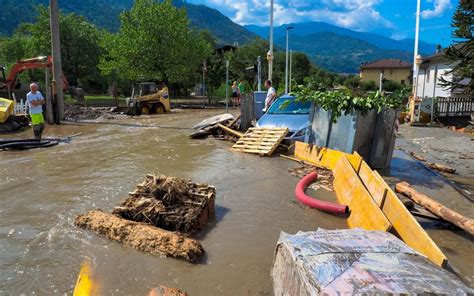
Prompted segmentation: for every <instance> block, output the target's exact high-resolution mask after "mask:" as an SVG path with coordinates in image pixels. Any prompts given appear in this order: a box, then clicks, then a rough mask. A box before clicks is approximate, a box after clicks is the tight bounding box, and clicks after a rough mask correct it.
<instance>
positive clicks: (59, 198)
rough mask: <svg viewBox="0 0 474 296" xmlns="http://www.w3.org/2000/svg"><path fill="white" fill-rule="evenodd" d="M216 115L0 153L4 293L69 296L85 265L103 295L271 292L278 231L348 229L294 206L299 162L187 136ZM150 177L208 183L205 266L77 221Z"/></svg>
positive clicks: (65, 131)
mask: <svg viewBox="0 0 474 296" xmlns="http://www.w3.org/2000/svg"><path fill="white" fill-rule="evenodd" d="M220 113H222V110H214V111H195V110H192V111H191V110H188V111H182V110H181V111H180V110H178V111H174V112H173V113H172V114H167V115H159V116H151V117H141V118H135V119H127V120H116V121H104V122H102V123H97V124H81V123H77V124H64V125H61V126H49V127H47V129H46V134H47V136H67V135H72V134H76V133H82V135H81V136H79V137H77V138H74V139H73V140H72V141H71V142H70V143H61V144H60V145H58V146H55V147H51V148H47V149H37V150H29V151H15V152H10V151H9V152H1V154H0V189H1V191H0V192H1V194H0V196H1V197H0V294H1V295H4V294H6V295H10V294H13V295H18V294H21V293H25V294H28V295H30V294H36V295H58V294H59V295H62V294H65V293H66V294H71V293H72V290H73V287H74V284H75V281H76V278H77V274H78V272H79V269H80V266H81V264H82V262H83V261H84V260H90V261H91V262H92V267H93V274H94V276H95V279H96V281H97V282H98V283H99V285H100V288H101V291H102V292H103V294H104V295H129V294H133V295H146V293H147V292H148V291H149V290H150V288H152V287H156V286H158V285H160V284H164V285H167V286H171V287H177V288H179V289H182V290H185V291H187V292H188V293H189V294H190V295H271V294H272V287H271V278H270V269H271V265H272V260H273V254H274V248H275V245H276V242H277V240H278V237H279V233H280V231H281V230H283V231H286V232H290V233H295V232H297V231H299V230H303V231H304V230H315V229H317V228H318V227H322V228H326V229H334V228H345V227H346V224H345V221H344V220H343V219H340V218H335V217H333V216H330V215H328V214H324V213H321V212H318V211H316V210H311V209H307V208H305V207H303V206H300V205H299V204H298V203H297V202H296V201H295V199H294V195H293V194H294V187H295V185H296V183H297V179H296V178H295V177H292V176H290V175H289V174H288V172H287V170H288V168H289V167H294V166H297V164H295V163H292V162H290V161H288V160H284V159H281V158H278V157H272V158H263V157H258V156H255V155H249V154H243V153H238V152H233V151H231V150H230V147H231V143H229V142H222V141H217V140H215V139H212V138H210V139H207V140H191V139H188V137H187V135H188V134H189V133H190V132H191V130H190V127H192V126H193V125H194V124H195V123H197V122H199V121H200V120H202V119H205V118H207V117H209V116H213V115H216V114H220ZM31 133H32V132H31V131H30V130H29V131H26V132H24V133H22V134H17V135H14V136H13V137H30V136H31ZM153 172H159V173H162V174H165V175H173V176H178V177H183V178H188V179H192V180H193V181H195V182H204V183H209V184H212V185H214V186H216V189H217V199H216V218H215V220H213V221H211V223H209V225H208V227H207V228H206V229H205V231H203V232H201V233H200V234H199V235H198V236H197V238H198V239H199V240H200V241H201V242H202V244H203V247H204V249H205V250H206V258H205V260H204V261H203V262H202V263H201V264H197V265H193V264H190V263H187V262H185V261H180V260H176V259H172V258H161V257H157V256H153V255H150V254H145V253H142V252H139V251H136V250H133V249H131V248H128V247H124V246H122V245H120V244H118V243H116V242H113V241H109V240H107V239H104V238H101V237H99V236H97V235H96V234H94V233H92V232H88V231H85V230H82V229H78V228H76V227H75V226H74V225H73V221H74V218H75V216H76V215H78V214H82V213H84V212H86V211H87V210H90V209H96V208H101V209H103V210H105V211H107V212H110V211H111V210H112V208H113V206H115V205H116V204H117V203H118V202H119V201H120V200H121V199H122V198H123V197H126V196H127V194H128V192H129V191H131V190H132V189H133V188H134V187H135V184H136V183H138V182H140V181H142V179H143V178H144V176H145V174H147V173H153ZM322 192H324V191H322ZM321 194H322V193H319V196H320V195H321ZM320 197H321V196H320ZM332 198H334V196H333V195H332V194H329V193H326V196H322V199H332Z"/></svg>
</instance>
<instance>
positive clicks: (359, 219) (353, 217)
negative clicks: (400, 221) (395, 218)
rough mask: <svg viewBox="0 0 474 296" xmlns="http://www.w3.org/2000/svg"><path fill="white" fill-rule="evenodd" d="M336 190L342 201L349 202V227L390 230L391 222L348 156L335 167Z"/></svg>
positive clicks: (341, 159)
mask: <svg viewBox="0 0 474 296" xmlns="http://www.w3.org/2000/svg"><path fill="white" fill-rule="evenodd" d="M334 177H335V180H334V191H335V192H336V195H337V198H338V199H339V201H340V203H342V204H347V205H348V206H349V209H350V211H351V212H350V215H349V217H348V219H347V223H348V224H349V227H351V228H355V227H360V228H363V229H366V230H382V231H388V230H390V228H391V224H390V222H389V221H388V219H387V218H386V217H385V215H384V214H383V213H382V211H381V210H380V208H379V207H378V206H377V204H376V203H375V201H374V200H373V199H372V196H371V195H370V193H369V192H368V191H367V189H366V188H365V186H364V184H363V183H362V181H361V180H360V178H359V176H358V175H357V173H356V171H355V170H354V168H353V167H352V165H351V164H350V162H349V160H348V159H347V157H346V156H343V157H340V159H339V161H338V162H337V165H336V167H335V169H334Z"/></svg>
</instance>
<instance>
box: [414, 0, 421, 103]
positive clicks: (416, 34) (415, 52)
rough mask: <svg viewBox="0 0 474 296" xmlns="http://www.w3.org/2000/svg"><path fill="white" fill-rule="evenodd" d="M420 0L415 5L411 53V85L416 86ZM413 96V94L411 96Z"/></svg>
mask: <svg viewBox="0 0 474 296" xmlns="http://www.w3.org/2000/svg"><path fill="white" fill-rule="evenodd" d="M420 2H421V0H417V3H416V25H415V50H414V52H413V85H416V83H415V80H416V74H417V73H416V71H417V67H416V57H417V56H418V38H419V32H420V5H421V3H420ZM413 95H414V96H415V94H413Z"/></svg>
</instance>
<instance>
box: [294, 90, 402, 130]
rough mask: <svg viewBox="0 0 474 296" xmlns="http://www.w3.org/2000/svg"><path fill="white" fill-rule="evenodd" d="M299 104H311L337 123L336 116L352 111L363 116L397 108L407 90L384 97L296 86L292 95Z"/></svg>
mask: <svg viewBox="0 0 474 296" xmlns="http://www.w3.org/2000/svg"><path fill="white" fill-rule="evenodd" d="M292 95H293V96H295V97H296V100H297V101H300V102H312V103H314V104H315V105H316V106H319V107H320V108H322V109H324V110H326V111H328V112H330V113H331V114H333V115H334V116H332V121H333V122H337V119H338V117H339V116H337V114H341V115H342V114H344V115H348V114H349V113H351V112H352V111H360V112H361V113H362V114H363V115H365V114H367V112H369V111H370V110H373V109H375V110H377V113H378V112H380V111H382V109H383V108H388V109H390V108H399V107H401V104H402V101H403V99H404V98H406V97H407V96H408V89H401V90H399V91H396V92H394V93H392V94H389V95H385V94H382V93H380V92H378V91H377V92H375V93H369V94H354V93H353V92H351V91H350V90H347V89H346V90H329V91H326V90H321V89H319V87H318V86H317V85H312V84H308V85H307V86H303V85H298V86H297V87H296V88H295V90H294V91H293V93H292Z"/></svg>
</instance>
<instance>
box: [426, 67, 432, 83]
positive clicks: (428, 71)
mask: <svg viewBox="0 0 474 296" xmlns="http://www.w3.org/2000/svg"><path fill="white" fill-rule="evenodd" d="M425 71H426V83H430V73H431V70H430V69H427V70H425Z"/></svg>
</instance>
